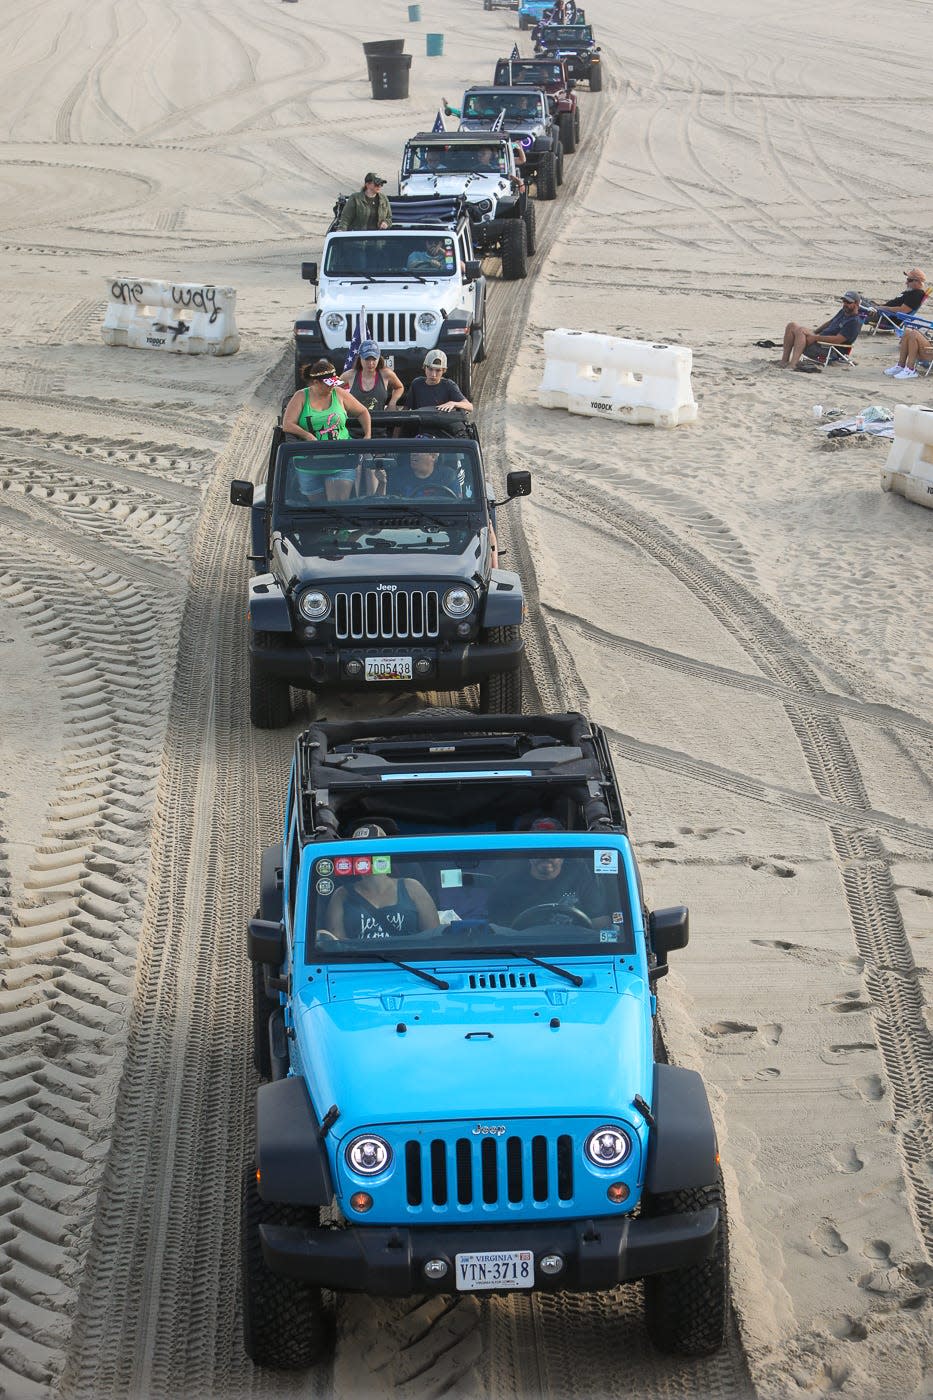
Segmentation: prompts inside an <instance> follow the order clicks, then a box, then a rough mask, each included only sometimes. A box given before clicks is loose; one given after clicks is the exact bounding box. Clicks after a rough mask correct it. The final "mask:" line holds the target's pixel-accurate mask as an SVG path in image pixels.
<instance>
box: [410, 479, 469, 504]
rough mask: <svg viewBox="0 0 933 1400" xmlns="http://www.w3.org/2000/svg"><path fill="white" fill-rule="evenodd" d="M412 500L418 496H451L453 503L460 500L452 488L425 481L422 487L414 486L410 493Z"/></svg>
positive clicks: (458, 494)
mask: <svg viewBox="0 0 933 1400" xmlns="http://www.w3.org/2000/svg"><path fill="white" fill-rule="evenodd" d="M411 494H412V499H415V498H417V497H420V496H437V495H442V496H453V498H454V500H455V501H459V500H460V493H459V491H455V490H454V488H453V487H452V486H442V485H441V483H440V482H432V481H425V483H424V485H423V486H416V487H415V489H414V490H413V491H412V493H411Z"/></svg>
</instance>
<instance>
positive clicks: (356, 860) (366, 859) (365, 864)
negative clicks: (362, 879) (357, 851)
mask: <svg viewBox="0 0 933 1400" xmlns="http://www.w3.org/2000/svg"><path fill="white" fill-rule="evenodd" d="M372 873H373V858H372V856H354V857H353V874H354V875H371V874H372Z"/></svg>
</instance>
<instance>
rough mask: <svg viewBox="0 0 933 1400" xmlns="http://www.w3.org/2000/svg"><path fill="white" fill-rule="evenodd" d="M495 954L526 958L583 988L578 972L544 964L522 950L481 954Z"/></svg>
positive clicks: (501, 950) (539, 959)
mask: <svg viewBox="0 0 933 1400" xmlns="http://www.w3.org/2000/svg"><path fill="white" fill-rule="evenodd" d="M487 951H489V952H495V953H496V955H497V956H498V957H507V958H527V959H528V961H529V962H530V963H535V964H536V965H537V966H538V967H543V968H545V969H546V970H547V971H548V972H556V973H557V975H558V977H566V979H567V981H568V982H572V983H573V985H574V986H575V987H582V986H583V978H582V977H581V976H580V974H579V973H578V972H571V971H570V970H569V968H566V967H558V966H557V964H556V963H549V962H545V961H544V959H543V958H536V957H535V955H534V953H526V952H525V951H524V949H521V950H519V949H518V948H502V949H500V948H495V949H493V948H490V949H488V950H487V949H485V948H484V949H483V952H484V953H485V952H487Z"/></svg>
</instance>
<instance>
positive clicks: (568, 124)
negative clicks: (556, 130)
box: [560, 112, 577, 156]
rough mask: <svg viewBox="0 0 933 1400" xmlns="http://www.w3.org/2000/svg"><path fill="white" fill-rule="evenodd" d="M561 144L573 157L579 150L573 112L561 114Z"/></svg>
mask: <svg viewBox="0 0 933 1400" xmlns="http://www.w3.org/2000/svg"><path fill="white" fill-rule="evenodd" d="M560 144H561V146H562V147H563V149H564V150H565V151H566V152H567V154H568V156H572V155H573V153H574V151H575V150H576V149H577V133H576V130H575V129H574V120H573V112H561V114H560Z"/></svg>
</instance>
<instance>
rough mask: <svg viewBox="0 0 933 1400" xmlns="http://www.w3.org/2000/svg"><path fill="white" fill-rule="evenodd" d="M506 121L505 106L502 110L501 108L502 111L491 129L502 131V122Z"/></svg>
mask: <svg viewBox="0 0 933 1400" xmlns="http://www.w3.org/2000/svg"><path fill="white" fill-rule="evenodd" d="M504 121H505V108H504V107H503V108H502V110H501V112H500V113H499V115H498V116H497V117H496V120H495V121H494V122H493V124H492V126H491V128H490V130H491V131H501V130H502V124H503V122H504Z"/></svg>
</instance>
